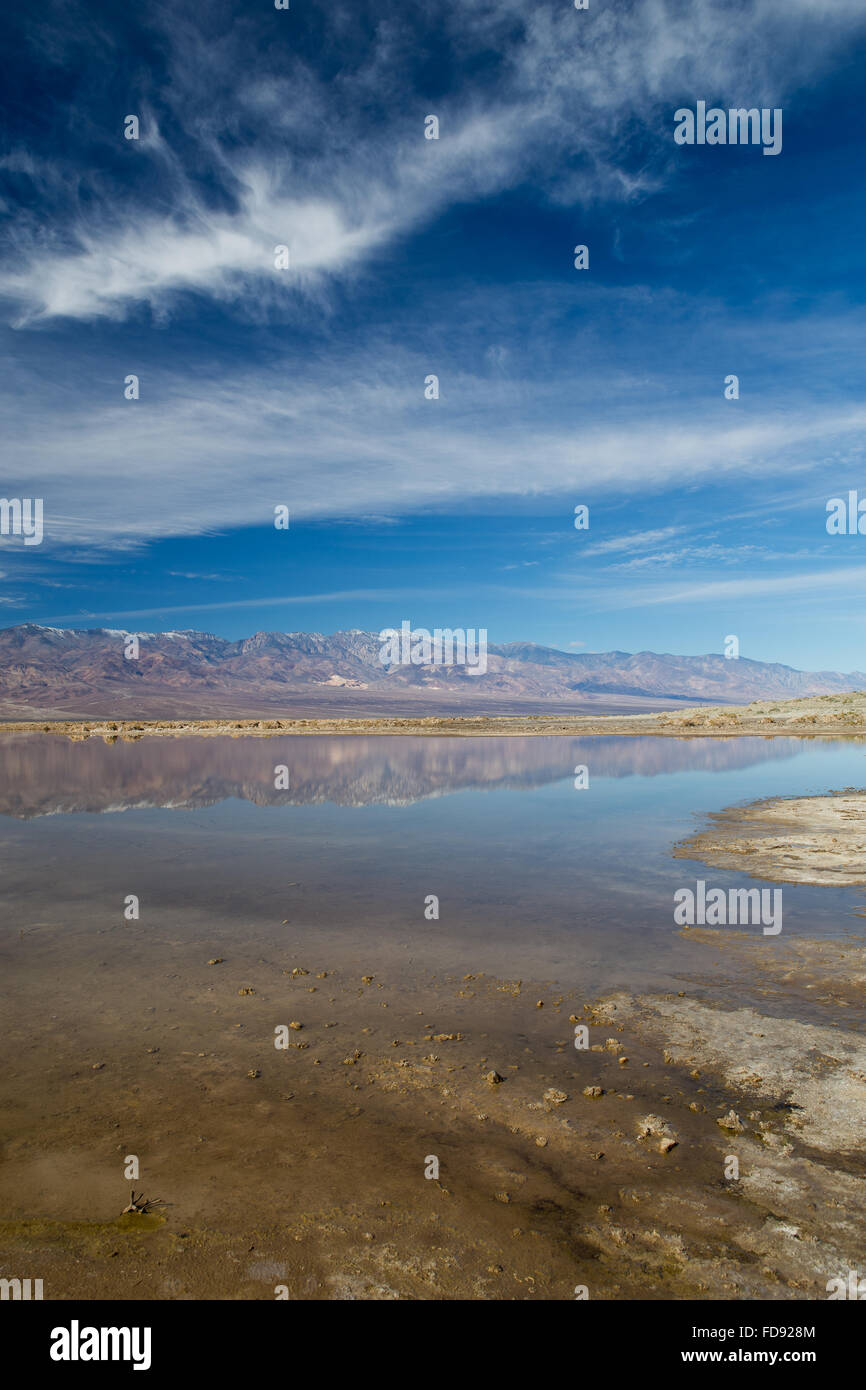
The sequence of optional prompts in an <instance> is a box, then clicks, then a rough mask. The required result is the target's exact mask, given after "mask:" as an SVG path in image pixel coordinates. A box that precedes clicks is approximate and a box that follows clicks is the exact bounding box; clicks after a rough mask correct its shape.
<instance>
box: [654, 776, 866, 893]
mask: <svg viewBox="0 0 866 1390" xmlns="http://www.w3.org/2000/svg"><path fill="white" fill-rule="evenodd" d="M710 822H711V823H710V826H709V827H708V829H706V830H703V831H701V832H700V833H699V834H697V835H692V836H691V837H690V838H689V839H687V840H684V841H683V842H682V843H681V844H680V845H678V846H677V848H676V850H675V851H674V852H675V854H676V855H677V857H678V858H685V859H700V860H701V861H702V862H703V863H705V864H711V865H712V866H713V867H714V868H717V869H737V870H740V871H742V872H744V873H747V874H748V875H749V876H750V877H752V878H764V879H772V880H774V881H776V882H781V883H813V884H823V885H846V884H847V885H856V886H862V885H866V791H859V790H855V789H853V788H847V789H846V790H844V791H838V792H831V793H830V794H829V795H828V796H796V797H787V798H775V799H773V800H767V801H757V802H753V803H752V804H751V805H749V806H735V807H731V808H729V809H728V810H725V811H718V812H711V813H710Z"/></svg>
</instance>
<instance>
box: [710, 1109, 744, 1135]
mask: <svg viewBox="0 0 866 1390" xmlns="http://www.w3.org/2000/svg"><path fill="white" fill-rule="evenodd" d="M716 1124H717V1125H718V1126H719V1129H727V1130H729V1131H730V1132H731V1134H742V1133H743V1132H744V1130H745V1128H746V1126H745V1125H744V1124H743V1122H742V1120H741V1119H740V1117H739V1115H738V1114H737V1112H736V1110H729V1111H728V1113H727V1115H723V1116H722V1118H721V1119H720V1120H716Z"/></svg>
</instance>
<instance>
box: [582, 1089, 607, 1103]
mask: <svg viewBox="0 0 866 1390" xmlns="http://www.w3.org/2000/svg"><path fill="white" fill-rule="evenodd" d="M583 1094H584V1095H585V1096H589V1097H590V1099H591V1100H597V1099H598V1097H599V1096H603V1095H604V1090H603V1088H602V1087H601V1086H584V1088H583Z"/></svg>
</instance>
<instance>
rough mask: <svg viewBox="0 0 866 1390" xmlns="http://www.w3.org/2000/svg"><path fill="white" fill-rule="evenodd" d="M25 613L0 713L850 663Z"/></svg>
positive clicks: (612, 706) (501, 703) (586, 689)
mask: <svg viewBox="0 0 866 1390" xmlns="http://www.w3.org/2000/svg"><path fill="white" fill-rule="evenodd" d="M132 635H133V634H130V633H128V632H126V631H124V630H118V629H111V628H57V627H43V626H40V625H39V624H36V623H24V624H21V625H19V626H16V627H8V628H3V629H0V718H3V719H10V720H11V719H41V718H48V719H50V718H53V717H61V716H62V717H67V718H68V717H70V716H82V717H89V716H94V715H101V716H105V717H107V718H125V719H129V718H137V719H146V718H153V719H165V718H195V717H201V718H220V717H230V716H237V717H242V716H246V717H255V716H257V715H262V714H266V713H267V714H276V713H277V712H278V711H285V712H286V713H287V714H289V713H291V714H292V715H293V716H297V715H298V714H299V713H300V712H301V711H304V710H309V712H310V715H311V716H315V715H322V716H325V715H328V716H332V715H351V714H353V713H355V714H358V715H362V714H363V715H365V716H369V715H370V714H373V713H377V712H380V713H382V714H384V715H399V714H404V713H405V714H408V715H415V716H417V715H420V714H424V713H435V714H439V713H442V714H448V713H451V714H459V713H461V712H464V713H469V712H471V713H473V714H476V715H477V714H480V713H484V712H488V711H489V712H490V713H496V714H503V713H507V712H509V711H511V710H513V711H515V712H521V713H527V714H531V713H539V714H540V713H566V712H574V713H586V712H589V711H591V712H594V713H602V712H604V711H605V710H607V711H609V712H611V713H616V712H622V711H623V710H624V709H629V708H631V709H633V710H635V711H638V710H641V709H648V708H654V709H666V708H671V707H676V706H677V705H682V704H699V703H702V702H710V703H713V704H747V703H748V702H749V701H750V700H756V699H780V700H783V699H793V698H795V697H797V696H806V695H828V694H837V693H840V692H843V691H848V690H857V689H863V688H866V674H864V673H863V672H859V671H855V672H851V673H848V674H845V673H842V672H838V671H813V672H809V671H798V670H796V669H794V668H793V667H791V666H783V665H779V664H777V663H771V662H763V661H753V660H751V659H749V658H747V657H740V658H738V659H726V658H725V657H724V656H722V655H719V654H712V653H711V654H708V655H704V656H673V655H670V654H658V653H655V652H637V653H635V654H629V653H628V652H564V651H559V650H557V649H556V648H552V647H543V646H539V645H537V644H536V643H533V642H507V643H504V644H501V645H491V646H489V647H488V655H487V671H486V672H485V673H484V674H483V675H481V674H475V675H472V674H469V673H468V671H467V668H466V667H464V666H459V665H452V666H434V665H423V666H412V665H407V666H402V665H401V666H392V667H386V666H383V665H382V663H381V661H380V659H379V658H380V651H381V649H382V647H381V643H380V640H379V637H378V635H377V634H376V633H372V632H363V631H360V630H357V629H355V630H351V631H348V632H335V633H333V634H330V635H326V634H323V633H319V632H309V633H308V632H257V633H254V634H253V635H252V636H251V637H245V638H241V639H240V640H238V641H230V640H228V639H227V638H223V637H217V636H214V635H213V634H212V633H206V632H195V631H183V632H157V633H139V634H136V635H137V637H138V656H137V657H135V658H133V659H128V658H127V656H126V655H125V651H127V650H129V638H130V636H132Z"/></svg>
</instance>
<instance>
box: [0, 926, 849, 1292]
mask: <svg viewBox="0 0 866 1390" xmlns="http://www.w3.org/2000/svg"><path fill="white" fill-rule="evenodd" d="M304 935H306V937H307V938H309V935H310V934H309V932H307V933H305V934H304ZM703 937H704V938H705V940H701V950H703V946H704V945H706V946H707V947H708V948H709V949H707V960H706V968H707V970H710V969H711V968H712V967H713V960H712V957H713V956H715V955H716V954H717V953H720V954H722V955H723V956H724V954H725V953H726V952H727V951H728V950H729V949H730V943H731V939H732V938H730V937H728V936H727V934H726V933H704V934H703ZM698 939H699V938H698V936H697V934H696V935H695V937H694V938H692V937H691V936H690V937H689V939H688V941H687V942H686V941H684V950H685V949H688V951H689V952H692V951H693V945H694V943H695V942H696V941H697V940H698ZM125 940H126V941H127V942H128V947H129V957H128V959H129V962H130V965H129V966H127V965H126V964H125V963H124V960H123V959H120V958H113V957H112V956H111V955H110V953H108V952H107V950H106V946H105V940H104V938H95V939H94V938H93V937H92V935H89V934H87V935H81V936H80V938H79V936H78V935H76V933H75V932H74V931H71V930H70V931H67V932H66V933H65V935H64V951H63V956H64V970H63V971H62V972H60V971H57V970H56V969H49V968H47V967H48V965H49V963H50V962H56V944H55V945H53V944H52V938H51V934H50V933H48V932H43V933H33V934H27V935H24V936H23V937H21V938H20V939H18V940H17V941H14V942H10V943H9V945H8V947H7V957H8V959H7V968H8V974H9V976H10V980H11V982H12V983H14V986H15V988H14V990H13V991H12V996H11V997H12V1002H11V1005H10V1009H9V1016H8V1022H7V1024H6V1031H7V1042H8V1045H9V1058H10V1060H9V1063H8V1065H7V1066H5V1067H4V1069H3V1071H2V1074H0V1104H2V1106H3V1109H4V1113H5V1114H7V1115H8V1116H9V1123H8V1125H7V1127H6V1136H5V1148H4V1161H3V1164H2V1166H0V1204H2V1208H3V1212H4V1220H3V1221H2V1223H0V1263H2V1266H3V1268H4V1270H8V1271H9V1272H10V1273H11V1272H14V1271H16V1270H19V1269H20V1270H22V1271H23V1272H25V1273H27V1272H30V1271H36V1270H38V1272H39V1277H42V1278H43V1279H44V1280H45V1287H46V1297H51V1298H69V1297H85V1298H99V1297H107V1296H111V1297H116V1298H128V1299H154V1298H155V1299H160V1298H175V1299H177V1298H195V1297H211V1298H221V1299H235V1298H243V1299H250V1298H252V1299H254V1298H260V1299H273V1298H274V1297H275V1290H276V1288H277V1286H284V1287H285V1288H286V1289H288V1291H289V1296H290V1297H291V1298H293V1299H307V1298H313V1299H373V1300H379V1299H419V1298H420V1299H443V1298H445V1299H450V1298H469V1299H476V1300H490V1299H509V1300H510V1299H526V1298H550V1299H561V1300H565V1301H570V1300H572V1299H573V1298H574V1297H575V1290H578V1289H580V1288H585V1289H586V1290H588V1292H589V1296H590V1297H591V1298H593V1299H597V1298H601V1299H626V1300H628V1299H634V1298H655V1299H665V1298H673V1299H683V1298H699V1299H700V1298H715V1299H742V1298H759V1299H770V1300H775V1299H780V1300H789V1299H810V1298H824V1297H826V1286H827V1281H828V1280H830V1279H832V1278H835V1277H838V1276H840V1275H844V1273H845V1271H846V1270H847V1269H848V1268H849V1267H853V1264H852V1262H854V1263H856V1259H857V1258H858V1257H859V1255H860V1252H861V1251H862V1250H863V1249H864V1248H866V1215H864V1213H866V1176H864V1170H866V1165H864V1160H863V1154H862V1146H861V1145H862V1140H861V1136H862V1133H863V1127H864V1121H866V1045H864V1040H863V1037H862V1034H855V1033H854V1032H852V1031H851V1028H850V1026H849V1023H848V1016H847V1012H845V1013H844V1016H843V1018H840V1014H839V1010H838V1009H837V1008H836V1005H835V1001H834V1000H833V999H832V997H828V998H819V997H818V996H817V995H816V994H814V993H813V994H811V995H809V996H808V999H809V1001H810V1003H809V1007H810V1008H811V1009H812V1019H811V1021H809V1022H801V1021H800V1018H799V1015H800V1013H801V1011H802V1009H803V1001H804V998H805V997H806V996H805V990H806V989H808V986H809V981H808V980H807V981H805V982H804V980H803V978H802V977H801V976H800V975H799V974H798V972H797V971H796V969H794V971H793V974H791V973H790V972H789V975H788V977H787V978H785V979H781V978H775V979H773V980H772V981H771V984H772V991H773V1000H772V1006H771V1008H770V1009H769V1010H767V1009H766V1008H765V1007H764V1006H763V1003H762V1000H763V996H764V978H765V977H764V976H763V974H762V972H761V970H760V960H761V959H764V958H766V957H767V955H768V947H767V944H766V943H764V942H755V941H754V940H746V939H743V940H739V938H738V950H739V951H741V952H745V953H746V956H747V962H744V964H746V967H747V968H746V969H741V968H740V962H739V960H738V958H737V956H736V955H731V956H729V958H728V964H729V965H730V967H731V969H730V970H726V969H725V968H724V967H723V970H722V972H721V974H720V973H719V972H716V973H715V975H714V978H713V979H712V980H710V979H709V977H704V973H703V972H701V977H700V978H698V977H694V978H692V979H687V978H685V977H683V979H682V980H681V981H680V982H679V983H680V984H681V985H682V986H683V988H682V989H676V990H675V992H671V993H665V994H658V993H653V994H640V995H634V994H617V995H613V996H609V997H606V998H605V999H604V1000H602V1001H598V1002H596V1003H595V1004H587V1003H586V1002H585V1001H584V1000H583V998H582V996H581V993H580V991H579V987H577V988H575V987H574V985H573V986H572V988H571V989H568V988H566V987H565V985H564V982H560V983H557V984H556V985H554V984H553V983H552V982H551V981H541V980H538V981H533V982H529V981H526V980H524V981H522V982H521V981H519V980H503V979H500V978H495V977H490V976H487V975H484V974H483V973H476V972H469V973H466V974H464V975H461V976H458V977H449V976H447V975H443V974H436V975H433V976H431V975H428V974H427V973H426V971H417V972H416V971H414V970H413V971H407V969H406V968H405V966H404V967H403V968H402V969H401V970H400V971H399V972H397V971H395V968H394V965H393V962H392V963H391V964H389V962H388V956H387V953H385V952H384V951H377V950H375V949H371V947H370V945H369V943H368V944H367V946H366V947H364V948H363V965H362V964H361V959H360V957H359V958H358V959H354V958H349V956H348V954H347V952H346V951H345V950H343V951H341V952H340V953H339V955H338V953H337V951H336V949H335V947H334V945H333V944H331V945H329V944H328V940H327V935H326V934H325V933H316V936H315V944H311V942H310V940H309V939H308V940H307V942H306V945H302V944H301V942H300V941H299V940H298V941H295V942H294V943H293V945H292V946H289V944H288V939H287V948H286V950H285V951H284V952H282V951H281V952H280V953H279V956H277V957H274V956H272V955H271V954H270V952H269V953H268V954H267V955H266V956H262V954H261V950H260V949H256V943H255V941H253V940H251V939H250V940H247V938H246V937H245V936H244V935H243V934H242V933H238V932H237V931H236V930H231V931H229V930H228V929H226V930H225V932H223V933H221V934H220V935H219V936H214V937H212V938H211V939H210V940H208V941H204V940H187V939H186V937H185V936H183V935H181V934H178V935H177V936H176V937H174V938H171V939H163V938H162V935H161V934H160V933H155V932H154V931H153V930H152V929H151V930H148V931H145V930H144V929H143V928H139V927H137V926H135V925H132V924H131V925H130V928H129V933H128V935H127V936H126V937H125ZM358 949H359V950H361V944H360V943H359V947H358ZM840 949H841V948H840ZM211 951H212V952H213V955H211V954H209V953H210V952H211ZM844 955H845V952H844V951H842V952H841V958H840V959H839V960H838V961H837V962H836V964H837V968H838V970H839V972H841V975H842V976H843V977H844V976H845V975H846V974H847V967H846V964H845V960H844ZM375 957H378V958H375ZM689 958H690V960H691V961H692V968H694V966H695V961H694V957H693V955H692V956H690V957H689ZM834 959H835V957H834ZM211 962H212V963H211ZM789 964H793V965H796V962H790V961H789ZM697 967H698V969H699V970H700V962H697ZM832 967H833V961H832V960H830V961H828V962H822V969H823V970H827V969H831V968H832ZM731 972H733V973H731ZM34 1017H36V1018H38V1019H39V1028H38V1031H37V1033H36V1035H35V1036H34V1028H33V1020H34ZM275 1022H280V1023H282V1022H285V1023H286V1024H287V1025H288V1028H289V1030H290V1031H289V1033H288V1038H289V1046H288V1047H287V1048H285V1049H283V1050H277V1049H276V1047H275V1045H274V1041H273V1038H274V1024H275ZM293 1024H294V1026H293ZM298 1025H300V1026H298ZM581 1027H585V1028H586V1038H585V1043H586V1046H585V1048H584V1049H583V1050H578V1049H577V1048H576V1047H575V1045H574V1039H575V1029H576V1028H577V1029H580V1028H581ZM129 1155H138V1156H139V1158H140V1161H141V1173H140V1177H139V1179H138V1181H137V1182H132V1181H131V1180H130V1181H129V1182H124V1180H123V1165H124V1164H126V1163H127V1162H128V1156H129ZM434 1158H435V1159H436V1161H437V1168H436V1172H435V1174H431V1163H432V1160H433V1159H434ZM732 1158H733V1159H736V1160H737V1162H736V1165H735V1166H734V1165H732V1163H731V1159H732ZM129 1188H134V1189H135V1190H136V1191H137V1192H138V1193H141V1192H142V1191H144V1193H145V1195H146V1197H148V1198H153V1199H161V1200H160V1201H155V1206H154V1210H153V1211H152V1212H151V1213H150V1214H148V1213H146V1212H145V1213H142V1215H141V1216H138V1215H135V1214H127V1215H122V1214H121V1213H122V1212H123V1209H124V1207H125V1206H126V1204H127V1202H128V1200H129Z"/></svg>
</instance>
